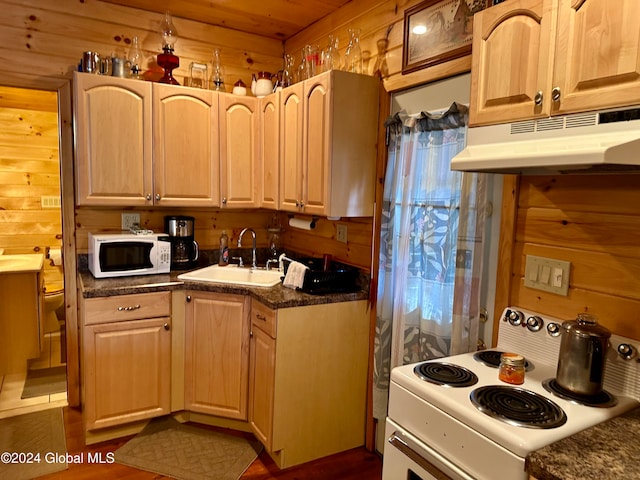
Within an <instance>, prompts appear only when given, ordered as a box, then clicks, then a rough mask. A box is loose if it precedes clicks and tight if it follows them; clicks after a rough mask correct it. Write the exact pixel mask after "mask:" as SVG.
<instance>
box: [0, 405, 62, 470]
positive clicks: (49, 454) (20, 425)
mask: <svg viewBox="0 0 640 480" xmlns="http://www.w3.org/2000/svg"><path fill="white" fill-rule="evenodd" d="M7 452H8V454H7ZM66 453H67V442H66V440H65V436H64V419H63V417H62V409H61V408H51V409H48V410H42V411H40V412H33V413H27V414H24V415H19V416H17V417H9V418H3V419H1V420H0V455H2V461H0V478H3V479H4V478H7V479H9V478H10V479H11V480H27V479H31V478H36V477H40V476H42V475H47V474H49V473H54V472H59V471H62V470H65V469H66V468H67V461H66V457H65V456H66ZM18 454H22V456H21V457H19V456H18ZM7 455H9V456H7ZM7 460H9V461H8V462H7ZM28 460H30V461H31V462H32V463H27V461H28ZM13 462H15V463H13Z"/></svg>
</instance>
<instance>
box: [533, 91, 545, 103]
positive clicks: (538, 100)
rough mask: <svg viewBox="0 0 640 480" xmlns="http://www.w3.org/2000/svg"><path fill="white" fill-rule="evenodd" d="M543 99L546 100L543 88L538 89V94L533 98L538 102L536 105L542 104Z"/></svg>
mask: <svg viewBox="0 0 640 480" xmlns="http://www.w3.org/2000/svg"><path fill="white" fill-rule="evenodd" d="M543 100H544V95H543V94H542V90H538V91H537V92H536V96H535V97H534V98H533V101H534V102H536V105H542V101H543Z"/></svg>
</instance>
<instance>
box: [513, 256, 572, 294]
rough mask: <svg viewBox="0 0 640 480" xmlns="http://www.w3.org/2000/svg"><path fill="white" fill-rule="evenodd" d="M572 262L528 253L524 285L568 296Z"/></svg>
mask: <svg viewBox="0 0 640 480" xmlns="http://www.w3.org/2000/svg"><path fill="white" fill-rule="evenodd" d="M570 270H571V263H570V262H566V261H564V260H556V259H554V258H545V257H536V256H535V255H527V260H526V264H525V268H524V286H525V287H529V288H535V289H537V290H543V291H545V292H551V293H555V294H558V295H564V296H565V297H566V296H567V294H568V292H569V273H570Z"/></svg>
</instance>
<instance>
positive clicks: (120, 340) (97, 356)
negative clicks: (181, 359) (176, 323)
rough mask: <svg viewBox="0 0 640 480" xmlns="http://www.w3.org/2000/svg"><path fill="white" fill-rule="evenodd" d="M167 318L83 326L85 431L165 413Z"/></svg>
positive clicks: (168, 385)
mask: <svg viewBox="0 0 640 480" xmlns="http://www.w3.org/2000/svg"><path fill="white" fill-rule="evenodd" d="M169 326H170V320H169V317H164V318H152V319H148V320H134V321H127V322H117V323H105V324H99V325H89V326H86V327H84V336H83V340H84V348H83V352H84V369H85V372H84V380H85V385H84V392H85V404H84V413H85V428H86V429H87V430H93V429H97V428H104V427H111V426H114V425H120V424H124V423H128V422H133V421H137V420H143V419H145V418H151V417H156V416H159V415H166V414H168V413H169V412H170V388H171V379H170V375H171V332H170V330H169Z"/></svg>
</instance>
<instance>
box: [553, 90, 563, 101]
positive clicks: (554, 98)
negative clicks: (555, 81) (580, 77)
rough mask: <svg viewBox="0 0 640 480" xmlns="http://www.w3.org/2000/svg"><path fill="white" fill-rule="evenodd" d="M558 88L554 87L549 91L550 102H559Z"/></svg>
mask: <svg viewBox="0 0 640 480" xmlns="http://www.w3.org/2000/svg"><path fill="white" fill-rule="evenodd" d="M560 93H561V92H560V87H554V89H553V90H551V100H553V101H554V102H559V101H560Z"/></svg>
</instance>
